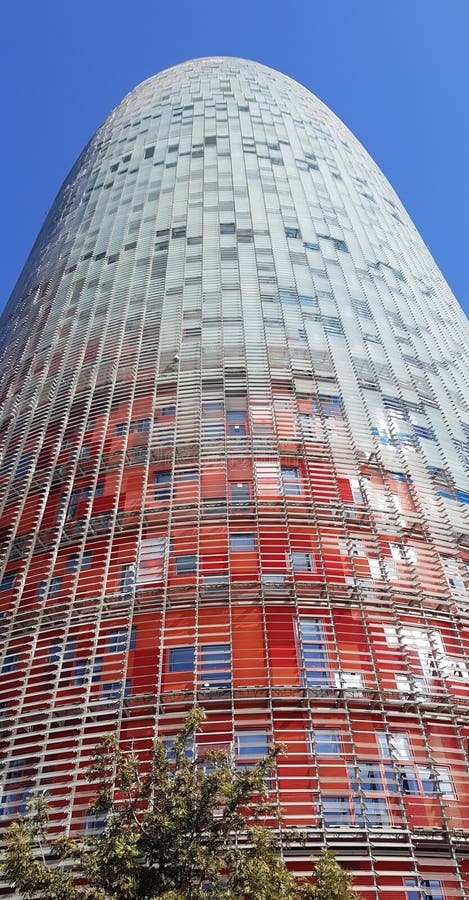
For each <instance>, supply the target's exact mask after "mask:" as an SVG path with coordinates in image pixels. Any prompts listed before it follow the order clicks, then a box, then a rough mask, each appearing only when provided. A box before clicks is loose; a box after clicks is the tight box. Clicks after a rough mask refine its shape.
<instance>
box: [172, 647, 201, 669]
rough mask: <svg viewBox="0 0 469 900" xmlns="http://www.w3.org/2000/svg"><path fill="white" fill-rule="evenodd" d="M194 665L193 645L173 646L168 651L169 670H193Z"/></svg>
mask: <svg viewBox="0 0 469 900" xmlns="http://www.w3.org/2000/svg"><path fill="white" fill-rule="evenodd" d="M194 666H195V651H194V647H173V648H172V649H171V650H170V651H169V671H170V672H193V671H194Z"/></svg>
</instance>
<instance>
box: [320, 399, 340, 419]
mask: <svg viewBox="0 0 469 900" xmlns="http://www.w3.org/2000/svg"><path fill="white" fill-rule="evenodd" d="M313 412H314V413H316V415H320V414H322V415H323V416H324V417H325V418H326V419H340V418H341V417H342V409H341V405H340V397H336V396H331V395H328V396H326V395H320V396H319V398H318V400H313Z"/></svg>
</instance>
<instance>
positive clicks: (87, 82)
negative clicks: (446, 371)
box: [0, 0, 469, 312]
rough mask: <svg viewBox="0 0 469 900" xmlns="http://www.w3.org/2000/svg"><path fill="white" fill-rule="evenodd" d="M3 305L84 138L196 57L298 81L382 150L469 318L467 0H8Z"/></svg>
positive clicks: (1, 40) (1, 56) (1, 51)
mask: <svg viewBox="0 0 469 900" xmlns="http://www.w3.org/2000/svg"><path fill="white" fill-rule="evenodd" d="M2 20H3V21H2V28H1V37H0V71H1V83H2V84H3V92H2V121H3V140H2V141H0V181H1V197H2V217H1V220H2V224H1V230H2V235H1V237H2V240H1V248H2V254H1V259H0V262H1V265H0V308H1V307H2V306H3V304H4V303H5V301H6V300H7V298H8V296H9V294H10V291H11V290H12V288H13V285H14V283H15V281H16V279H17V277H18V275H19V272H20V270H21V268H22V265H23V263H24V262H25V260H26V256H27V254H28V252H29V250H30V248H31V246H32V243H33V241H34V239H35V237H36V235H37V232H38V230H39V228H40V225H41V223H42V221H43V219H44V217H45V215H46V213H47V211H48V209H49V207H50V205H51V203H52V200H53V198H54V196H55V194H56V192H57V190H58V189H59V187H60V184H61V183H62V181H63V179H64V178H65V175H66V174H67V172H68V170H69V169H70V167H71V166H72V164H73V162H74V160H75V159H76V157H77V156H78V154H79V152H80V151H81V149H82V147H83V146H84V144H85V143H86V142H87V141H88V140H89V138H90V137H91V135H92V134H93V132H94V131H95V130H96V128H97V127H98V126H99V125H100V124H101V122H102V121H103V119H105V118H106V116H107V115H108V114H109V113H110V112H111V110H112V109H113V107H114V106H115V105H116V104H117V103H118V102H119V101H120V100H121V99H122V97H123V96H124V95H125V94H126V93H127V92H128V91H129V90H131V89H132V88H133V87H134V86H135V85H136V84H138V83H139V82H140V81H142V80H143V79H145V78H148V77H149V76H150V75H153V74H154V73H156V72H158V71H160V70H161V69H164V68H166V67H168V66H171V65H174V64H176V63H178V62H182V61H183V60H185V59H190V58H193V57H197V56H210V55H228V56H241V57H245V58H249V59H255V60H258V61H260V62H262V63H265V64H266V65H269V66H272V67H273V68H276V69H279V70H280V71H282V72H285V73H286V74H288V75H290V76H291V77H293V78H295V79H296V80H297V81H300V82H302V83H303V84H304V85H306V86H307V87H308V88H309V89H310V90H311V91H313V93H315V94H317V95H318V96H319V97H320V98H321V99H322V100H323V101H324V102H325V103H327V104H328V106H330V107H331V109H333V111H334V112H335V113H336V114H337V115H338V116H340V118H341V119H343V121H344V122H345V123H346V124H347V125H348V127H349V128H351V130H352V131H353V132H354V133H355V134H356V136H357V137H358V138H359V140H360V141H361V142H362V143H363V144H364V146H365V147H366V149H367V150H368V152H369V153H371V155H372V156H373V157H374V159H375V160H376V162H377V163H378V165H379V166H380V167H381V169H382V170H383V172H384V173H385V175H386V176H387V177H388V178H389V180H390V182H391V184H392V185H393V187H394V189H395V190H396V191H397V193H398V194H399V196H400V198H401V200H402V201H403V203H404V205H405V206H406V208H407V210H408V212H409V213H410V215H411V216H412V218H413V219H414V221H415V224H416V225H417V227H418V229H419V231H420V233H421V234H422V236H423V238H424V240H425V242H426V243H427V245H428V246H429V248H430V250H431V252H432V253H433V255H434V257H435V259H436V261H437V263H438V265H439V266H440V268H441V269H442V271H443V274H444V275H445V277H446V279H447V281H448V282H449V284H450V286H451V287H452V289H453V291H454V292H455V294H456V296H457V297H458V299H459V301H460V302H461V304H462V305H463V306H464V308H465V309H466V312H469V265H468V252H467V241H468V237H467V236H468V218H469V216H468V211H469V179H468V145H469V114H468V102H467V98H468V87H469V3H468V2H467V0H446V2H443V0H335V2H331V0H322V2H318V0H290V2H288V3H287V2H283V3H280V2H279V0H271V2H270V3H267V2H266V0H235V2H230V3H226V2H225V3H223V2H222V0H178V2H177V3H175V2H172V0H168V2H163V0H127V2H123V0H78V2H71V0H41V2H35V0H16V3H14V2H13V0H4V5H3V7H2Z"/></svg>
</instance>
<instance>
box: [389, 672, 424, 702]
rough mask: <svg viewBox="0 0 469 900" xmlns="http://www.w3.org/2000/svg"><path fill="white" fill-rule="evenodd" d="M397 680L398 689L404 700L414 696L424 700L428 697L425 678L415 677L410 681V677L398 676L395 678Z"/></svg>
mask: <svg viewBox="0 0 469 900" xmlns="http://www.w3.org/2000/svg"><path fill="white" fill-rule="evenodd" d="M394 677H395V679H396V688H397V690H398V691H399V693H400V694H401V696H402V697H403V698H404V699H409V698H410V697H412V696H416V697H417V698H422V697H426V696H428V685H427V682H426V681H425V679H424V678H417V677H416V676H415V675H414V676H413V677H412V679H410V678H409V677H408V675H404V674H398V675H395V676H394Z"/></svg>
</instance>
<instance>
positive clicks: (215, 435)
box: [204, 424, 225, 440]
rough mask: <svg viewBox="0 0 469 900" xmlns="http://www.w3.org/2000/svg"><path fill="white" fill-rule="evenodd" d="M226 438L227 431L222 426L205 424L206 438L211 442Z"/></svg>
mask: <svg viewBox="0 0 469 900" xmlns="http://www.w3.org/2000/svg"><path fill="white" fill-rule="evenodd" d="M224 436H225V429H224V427H223V425H222V424H219V425H218V424H210V425H209V424H205V425H204V437H205V438H209V439H210V440H219V439H220V438H223V437H224Z"/></svg>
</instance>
